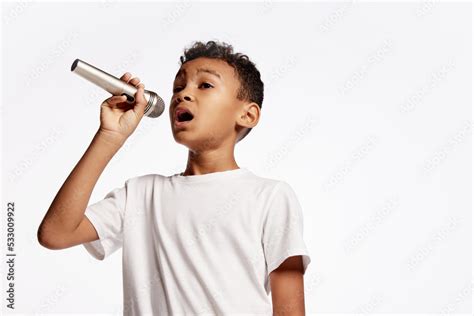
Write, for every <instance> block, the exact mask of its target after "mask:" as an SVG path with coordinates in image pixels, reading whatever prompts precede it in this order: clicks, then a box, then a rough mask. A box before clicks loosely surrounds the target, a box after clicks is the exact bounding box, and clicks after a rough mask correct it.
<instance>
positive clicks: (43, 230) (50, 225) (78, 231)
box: [38, 130, 123, 249]
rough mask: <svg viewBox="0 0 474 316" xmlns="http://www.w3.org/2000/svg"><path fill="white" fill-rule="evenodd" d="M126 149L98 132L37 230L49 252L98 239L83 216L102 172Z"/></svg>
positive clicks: (119, 142) (40, 241) (90, 224)
mask: <svg viewBox="0 0 474 316" xmlns="http://www.w3.org/2000/svg"><path fill="white" fill-rule="evenodd" d="M122 145H123V142H121V141H119V140H118V138H115V137H111V136H109V135H107V134H106V133H104V132H102V131H101V130H98V131H97V133H96V134H95V136H94V138H93V140H92V142H91V144H90V145H89V147H88V148H87V150H86V152H85V153H84V155H83V156H82V158H81V159H80V160H79V162H78V163H77V165H76V166H75V167H74V169H73V170H72V172H71V173H70V174H69V176H68V177H67V179H66V181H65V182H64V184H63V185H62V187H61V189H60V190H59V191H58V193H57V195H56V197H55V198H54V200H53V202H52V203H51V206H50V207H49V209H48V212H47V213H46V215H45V217H44V218H43V221H42V222H41V225H40V226H39V229H38V241H39V243H40V244H41V245H43V246H44V247H46V248H49V249H63V248H68V247H72V246H75V245H78V244H82V243H84V242H88V241H93V240H96V239H98V235H97V232H96V230H95V228H94V226H93V225H92V223H91V222H90V221H89V220H88V219H87V217H85V216H84V213H85V210H86V207H87V203H88V202H89V198H90V196H91V193H92V190H93V189H94V186H95V184H96V182H97V180H98V179H99V176H100V175H101V173H102V171H103V170H104V169H105V167H106V166H107V164H108V163H109V161H110V160H111V159H112V157H113V156H114V155H115V153H116V152H117V151H118V150H119V149H120V147H121V146H122Z"/></svg>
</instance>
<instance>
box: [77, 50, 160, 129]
mask: <svg viewBox="0 0 474 316" xmlns="http://www.w3.org/2000/svg"><path fill="white" fill-rule="evenodd" d="M71 71H72V72H74V73H76V74H78V75H79V76H81V77H83V78H85V79H87V80H88V81H90V82H92V83H94V84H95V85H97V86H99V87H101V88H103V89H104V90H106V91H108V92H110V93H111V94H112V95H113V96H112V97H110V98H108V99H106V100H105V101H104V102H103V103H102V104H101V114H100V122H101V126H100V129H99V130H100V131H104V132H107V133H110V134H113V135H115V136H118V137H124V138H127V137H128V136H130V134H131V133H133V131H134V130H135V129H136V127H137V126H138V123H139V122H140V120H141V119H142V117H143V116H148V117H151V118H156V117H158V116H160V115H161V114H162V113H163V111H164V108H165V103H164V102H163V99H162V98H161V97H160V96H158V94H156V93H155V92H153V91H149V90H145V86H144V85H143V84H141V83H140V80H139V79H138V78H133V79H131V78H132V75H131V74H130V73H125V74H124V75H123V76H122V77H121V78H120V79H118V78H116V77H114V76H112V75H110V74H108V73H106V72H105V71H103V70H100V69H98V68H97V67H94V66H92V65H90V64H88V63H86V62H84V61H82V60H80V59H76V60H75V61H74V62H73V64H72V65H71Z"/></svg>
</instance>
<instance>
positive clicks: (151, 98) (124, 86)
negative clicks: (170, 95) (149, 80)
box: [71, 59, 165, 118]
mask: <svg viewBox="0 0 474 316" xmlns="http://www.w3.org/2000/svg"><path fill="white" fill-rule="evenodd" d="M71 71H72V72H74V73H76V74H78V75H79V76H81V77H83V78H84V79H86V80H88V81H90V82H92V83H94V84H95V85H97V86H99V87H101V88H102V89H104V90H106V91H108V92H110V93H111V94H112V95H125V96H126V97H127V103H133V102H135V93H136V92H137V90H138V89H137V88H135V87H134V86H132V85H131V84H128V83H126V82H125V81H122V80H120V79H119V78H116V77H114V76H112V75H111V74H108V73H106V72H105V71H103V70H100V69H98V68H96V67H94V66H92V65H90V64H88V63H86V62H85V61H82V60H80V59H76V60H75V61H74V62H73V63H72V65H71ZM143 94H144V96H145V99H146V100H147V101H148V103H147V105H146V107H145V114H144V115H145V116H148V117H152V118H155V117H158V116H160V115H161V114H162V113H163V111H164V109H165V102H164V101H163V99H162V98H161V97H160V96H159V95H158V94H156V93H155V92H153V91H149V90H144V92H143Z"/></svg>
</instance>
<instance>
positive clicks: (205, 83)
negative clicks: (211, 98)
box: [201, 82, 212, 88]
mask: <svg viewBox="0 0 474 316" xmlns="http://www.w3.org/2000/svg"><path fill="white" fill-rule="evenodd" d="M202 85H207V86H209V87H211V88H212V85H211V84H209V83H207V82H204V83H202V84H201V86H202Z"/></svg>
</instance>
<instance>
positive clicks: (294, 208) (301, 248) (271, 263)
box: [262, 181, 311, 291]
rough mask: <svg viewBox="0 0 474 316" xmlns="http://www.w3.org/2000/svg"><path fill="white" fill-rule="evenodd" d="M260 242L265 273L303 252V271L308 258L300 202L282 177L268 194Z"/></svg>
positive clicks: (309, 259)
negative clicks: (264, 262)
mask: <svg viewBox="0 0 474 316" xmlns="http://www.w3.org/2000/svg"><path fill="white" fill-rule="evenodd" d="M262 244H263V250H264V255H265V260H266V263H267V277H268V276H269V275H270V272H272V271H273V270H275V269H276V268H278V267H279V266H280V264H282V263H283V262H284V261H285V260H286V259H287V258H288V257H292V256H297V255H301V256H302V259H303V268H304V270H303V273H304V272H305V271H306V268H307V266H308V264H309V263H310V262H311V258H310V256H309V253H308V250H307V248H306V244H305V242H304V240H303V213H302V210H301V206H300V203H299V201H298V199H297V197H296V194H295V192H294V191H293V189H292V188H291V186H290V185H289V184H287V183H286V182H284V181H279V182H278V183H277V184H276V186H275V188H274V190H273V191H272V193H271V196H270V197H269V202H268V208H267V209H266V215H265V219H264V224H263V235H262ZM267 291H268V285H267Z"/></svg>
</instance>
